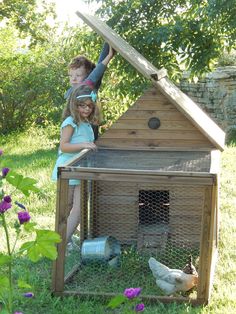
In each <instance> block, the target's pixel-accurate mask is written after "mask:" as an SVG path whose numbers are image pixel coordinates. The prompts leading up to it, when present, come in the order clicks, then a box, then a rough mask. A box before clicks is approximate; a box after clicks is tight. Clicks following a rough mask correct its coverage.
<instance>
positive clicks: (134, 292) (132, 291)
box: [124, 288, 142, 299]
mask: <svg viewBox="0 0 236 314" xmlns="http://www.w3.org/2000/svg"><path fill="white" fill-rule="evenodd" d="M141 290H142V289H141V288H127V289H125V291H124V296H125V297H127V298H128V299H133V298H135V297H137V296H139V294H140V292H141Z"/></svg>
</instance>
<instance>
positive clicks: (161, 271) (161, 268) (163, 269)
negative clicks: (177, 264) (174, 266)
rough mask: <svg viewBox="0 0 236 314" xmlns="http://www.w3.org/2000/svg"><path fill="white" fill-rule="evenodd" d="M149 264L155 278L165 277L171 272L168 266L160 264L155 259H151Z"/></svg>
mask: <svg viewBox="0 0 236 314" xmlns="http://www.w3.org/2000/svg"><path fill="white" fill-rule="evenodd" d="M148 264H149V267H150V269H151V271H152V274H153V276H154V277H155V278H161V277H163V276H165V275H166V274H167V273H168V272H169V270H170V269H169V268H168V267H167V266H165V265H163V264H162V263H160V262H158V261H157V260H156V259H155V258H154V257H150V258H149V260H148Z"/></svg>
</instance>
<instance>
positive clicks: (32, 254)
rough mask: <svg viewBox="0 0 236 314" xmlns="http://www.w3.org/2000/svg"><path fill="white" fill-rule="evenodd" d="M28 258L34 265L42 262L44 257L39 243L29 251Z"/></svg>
mask: <svg viewBox="0 0 236 314" xmlns="http://www.w3.org/2000/svg"><path fill="white" fill-rule="evenodd" d="M27 256H28V258H29V259H30V260H31V261H32V262H34V263H36V262H38V261H39V260H40V258H41V257H42V255H41V251H40V247H39V246H38V244H37V243H34V245H33V246H31V248H30V249H29V250H28V251H27Z"/></svg>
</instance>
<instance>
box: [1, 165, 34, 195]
mask: <svg viewBox="0 0 236 314" xmlns="http://www.w3.org/2000/svg"><path fill="white" fill-rule="evenodd" d="M6 180H7V182H8V183H10V184H11V185H13V186H14V187H16V188H17V189H18V190H20V191H21V192H22V193H23V194H24V195H26V196H29V192H30V191H32V192H39V191H40V190H39V188H37V187H36V186H35V184H36V183H37V181H36V180H35V179H32V178H29V177H23V176H22V175H21V174H17V173H16V172H14V171H9V172H8V174H7V176H6Z"/></svg>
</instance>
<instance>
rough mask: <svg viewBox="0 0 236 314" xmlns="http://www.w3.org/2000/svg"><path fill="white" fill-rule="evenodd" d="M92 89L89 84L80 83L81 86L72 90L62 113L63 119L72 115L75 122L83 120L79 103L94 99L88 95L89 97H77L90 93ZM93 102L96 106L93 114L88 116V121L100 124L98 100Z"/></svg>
mask: <svg viewBox="0 0 236 314" xmlns="http://www.w3.org/2000/svg"><path fill="white" fill-rule="evenodd" d="M92 91H93V89H92V88H91V87H90V86H88V85H80V86H79V87H77V88H75V89H74V90H73V91H72V93H71V95H70V97H69V99H68V100H67V104H66V107H65V109H64V111H63V114H62V119H63V120H65V119H66V118H67V117H69V116H72V117H73V119H74V121H75V123H77V124H79V123H80V122H81V117H80V115H79V113H78V110H77V105H78V104H80V103H83V102H84V101H85V100H87V99H89V100H91V101H92V98H91V97H89V96H88V97H83V98H80V99H77V97H78V96H83V95H90V94H91V93H92ZM92 102H93V101H92ZM93 104H94V107H93V110H92V112H91V114H90V115H89V117H88V122H89V123H92V124H95V125H98V124H99V108H98V106H97V104H96V102H93Z"/></svg>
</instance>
